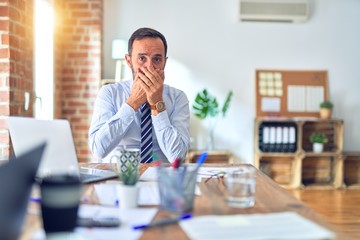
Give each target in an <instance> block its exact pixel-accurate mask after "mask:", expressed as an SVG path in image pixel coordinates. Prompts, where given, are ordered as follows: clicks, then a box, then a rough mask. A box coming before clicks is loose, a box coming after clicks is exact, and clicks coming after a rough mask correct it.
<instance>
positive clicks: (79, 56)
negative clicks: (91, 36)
mask: <svg viewBox="0 0 360 240" xmlns="http://www.w3.org/2000/svg"><path fill="white" fill-rule="evenodd" d="M68 56H69V57H70V58H87V57H88V54H87V53H86V52H81V53H80V52H76V53H74V52H71V53H69V54H68Z"/></svg>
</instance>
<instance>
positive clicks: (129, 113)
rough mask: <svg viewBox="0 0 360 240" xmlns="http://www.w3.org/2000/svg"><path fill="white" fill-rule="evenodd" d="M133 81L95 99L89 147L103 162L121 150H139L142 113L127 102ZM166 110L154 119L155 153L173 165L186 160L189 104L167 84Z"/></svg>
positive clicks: (107, 87) (106, 89)
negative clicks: (113, 152) (125, 148)
mask: <svg viewBox="0 0 360 240" xmlns="http://www.w3.org/2000/svg"><path fill="white" fill-rule="evenodd" d="M132 82H133V81H132V80H129V81H125V82H122V83H114V84H108V85H105V86H103V87H102V88H101V89H100V91H99V93H98V95H97V98H96V101H95V106H94V113H93V117H92V121H91V126H90V129H89V147H90V149H91V151H92V153H93V154H94V155H95V157H97V158H99V159H102V158H104V157H106V156H107V155H108V154H109V153H110V152H111V151H112V150H114V149H115V148H116V147H118V146H126V147H131V148H133V147H135V148H139V149H140V134H141V127H140V118H141V113H140V112H139V111H136V112H135V111H134V109H133V108H132V107H130V106H129V105H128V104H127V103H126V102H125V101H126V99H127V98H128V97H129V96H130V90H131V86H132ZM163 101H164V102H165V106H166V110H165V111H163V112H161V113H159V114H158V115H156V116H153V115H152V116H151V117H152V124H153V153H154V154H155V155H156V156H157V157H158V159H160V160H162V161H165V162H167V161H169V162H172V161H174V160H175V159H176V158H181V159H183V158H184V157H185V156H186V153H187V150H188V148H189V143H190V133H189V121H190V110H189V101H188V99H187V97H186V95H185V93H184V92H182V91H181V90H179V89H176V88H173V87H170V86H168V85H165V84H164V90H163Z"/></svg>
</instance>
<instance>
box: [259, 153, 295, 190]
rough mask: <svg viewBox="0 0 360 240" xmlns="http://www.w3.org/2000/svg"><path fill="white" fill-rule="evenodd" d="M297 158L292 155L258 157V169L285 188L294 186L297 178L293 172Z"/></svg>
mask: <svg viewBox="0 0 360 240" xmlns="http://www.w3.org/2000/svg"><path fill="white" fill-rule="evenodd" d="M297 164H298V160H297V159H295V158H294V157H284V156H281V157H277V158H273V157H266V156H262V157H260V158H259V169H260V170H261V171H262V172H264V173H265V174H266V175H267V176H269V177H270V178H272V179H273V180H274V181H275V182H277V183H278V184H280V185H282V186H283V187H286V188H292V187H296V186H297V185H298V181H299V180H298V178H297V177H296V174H295V169H296V168H297Z"/></svg>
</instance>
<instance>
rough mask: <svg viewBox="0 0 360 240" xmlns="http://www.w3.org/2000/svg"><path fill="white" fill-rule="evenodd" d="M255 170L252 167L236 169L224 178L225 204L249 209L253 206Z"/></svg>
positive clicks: (245, 166) (246, 166)
mask: <svg viewBox="0 0 360 240" xmlns="http://www.w3.org/2000/svg"><path fill="white" fill-rule="evenodd" d="M255 175H256V169H255V168H254V167H253V166H252V165H244V166H240V167H237V168H235V169H233V170H231V171H229V172H228V174H226V176H225V182H226V187H227V202H228V205H229V206H230V207H236V208H250V207H253V206H254V204H255V187H256V176H255Z"/></svg>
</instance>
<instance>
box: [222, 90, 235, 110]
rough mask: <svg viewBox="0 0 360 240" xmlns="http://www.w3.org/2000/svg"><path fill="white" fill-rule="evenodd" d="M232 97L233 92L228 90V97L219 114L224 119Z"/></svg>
mask: <svg viewBox="0 0 360 240" xmlns="http://www.w3.org/2000/svg"><path fill="white" fill-rule="evenodd" d="M232 95H233V92H232V91H231V90H230V91H229V93H228V95H227V97H226V100H225V103H224V106H223V107H222V109H221V112H222V115H223V117H225V115H226V112H227V110H228V109H229V106H230V101H231V97H232Z"/></svg>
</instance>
